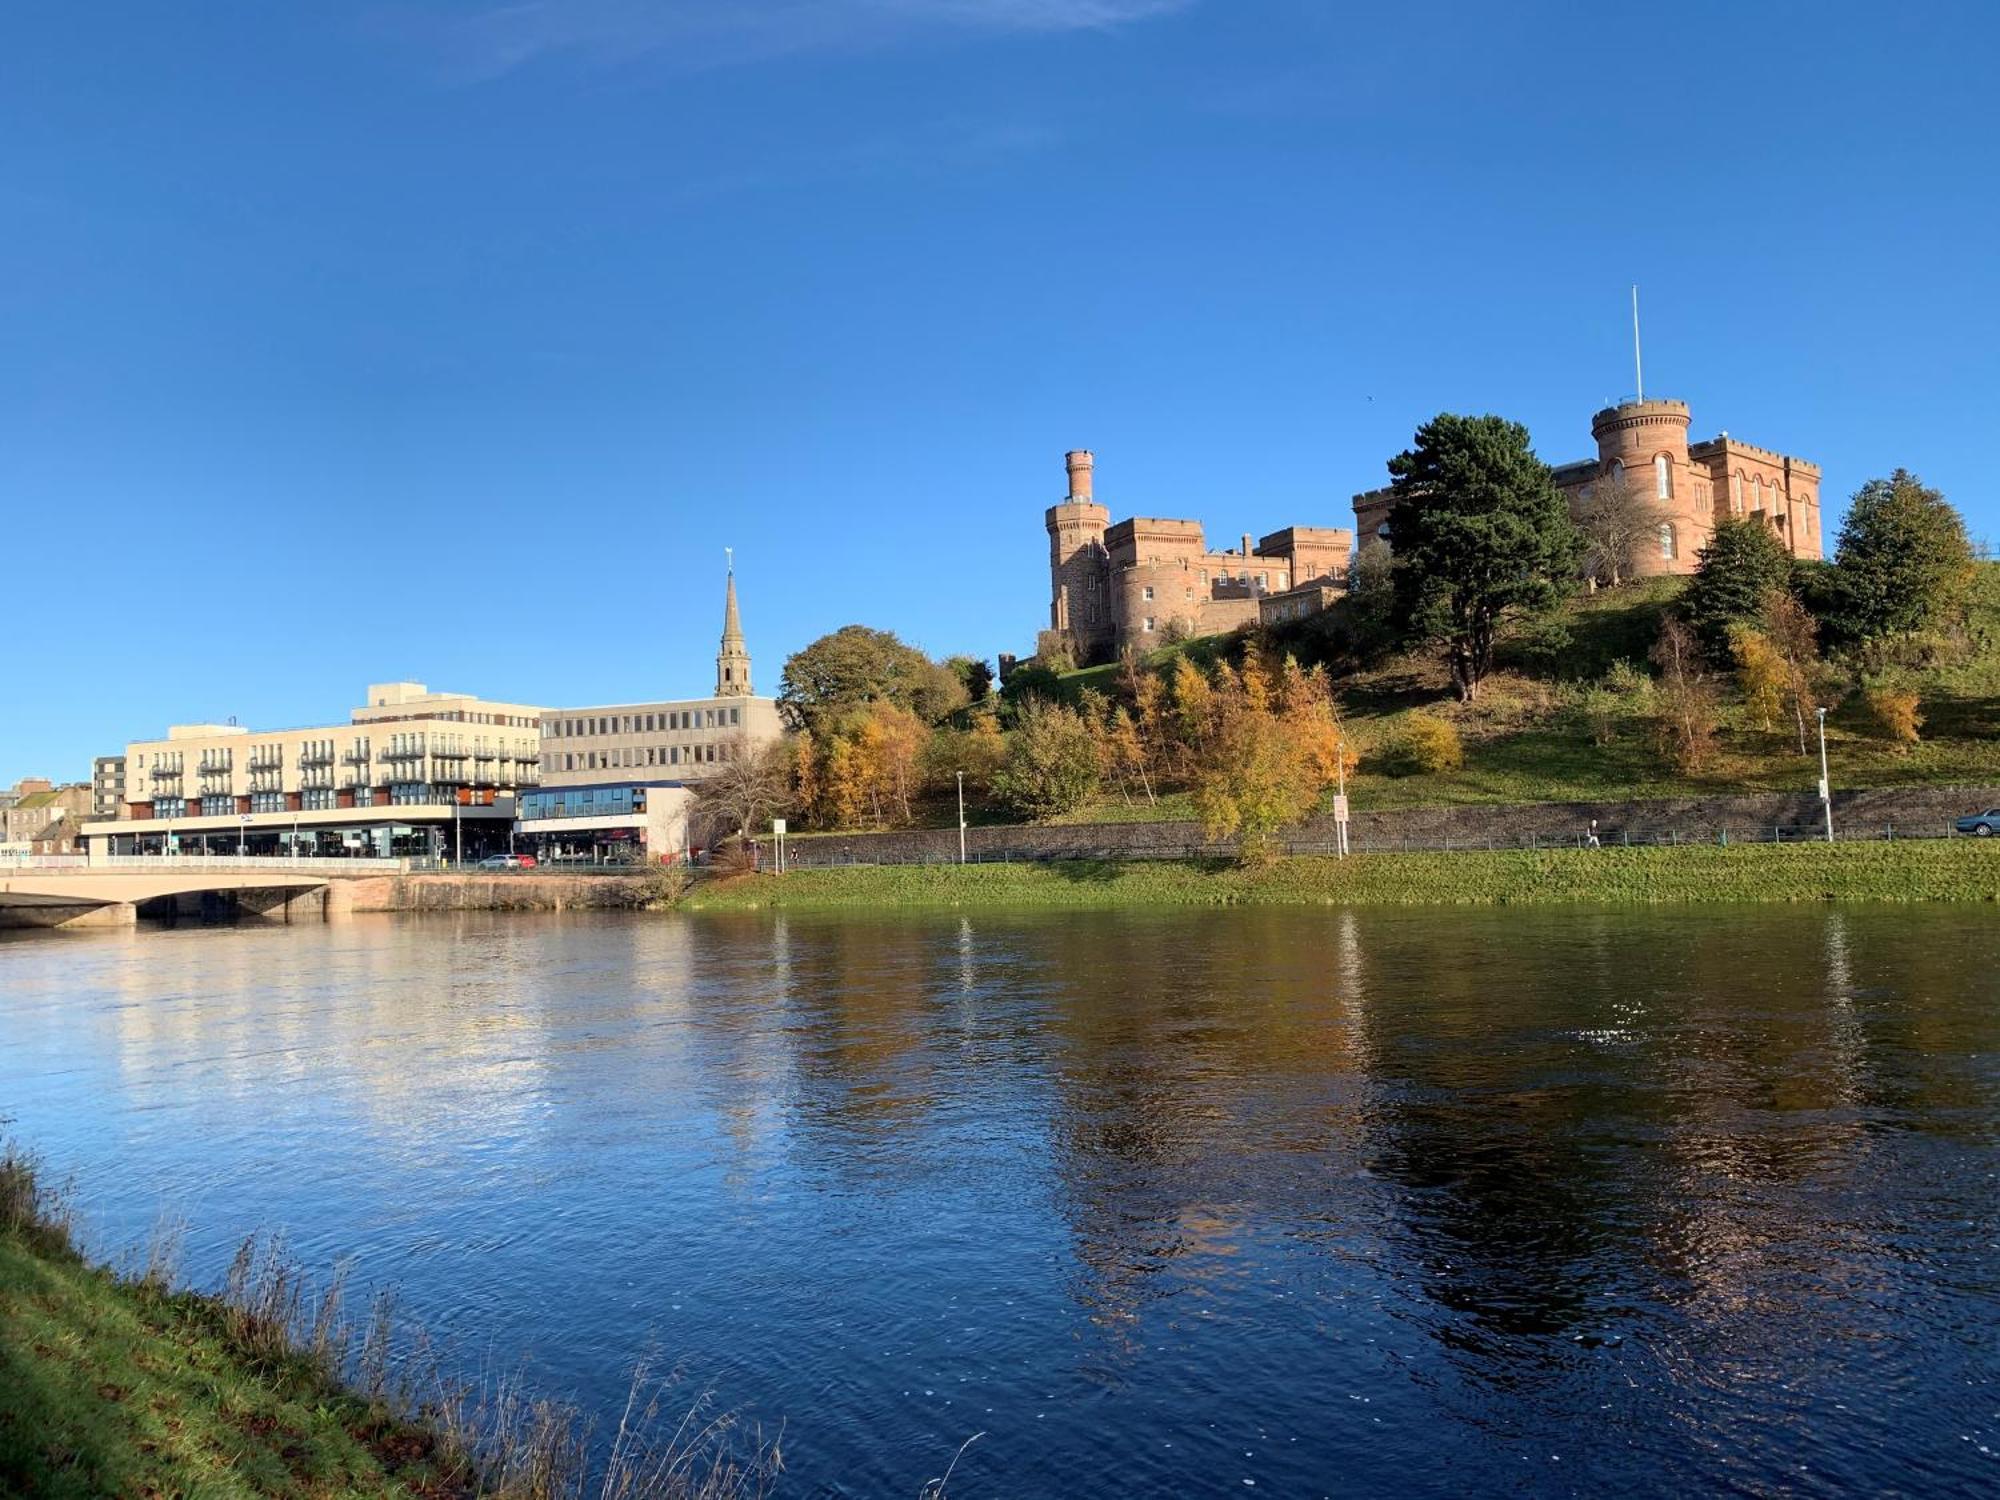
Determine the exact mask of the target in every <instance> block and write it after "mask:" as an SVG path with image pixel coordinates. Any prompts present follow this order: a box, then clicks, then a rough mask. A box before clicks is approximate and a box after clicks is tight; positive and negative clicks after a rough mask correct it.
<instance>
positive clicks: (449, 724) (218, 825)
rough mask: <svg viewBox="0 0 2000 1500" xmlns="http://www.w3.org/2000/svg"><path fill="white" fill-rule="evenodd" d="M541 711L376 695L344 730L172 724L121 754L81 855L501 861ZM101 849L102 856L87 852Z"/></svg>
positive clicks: (420, 695) (421, 693)
mask: <svg viewBox="0 0 2000 1500" xmlns="http://www.w3.org/2000/svg"><path fill="white" fill-rule="evenodd" d="M541 718H542V710H541V709H540V708H537V707H533V706H530V705H527V704H519V703H497V702H492V701H489V700H487V699H483V698H476V697H473V696H471V695H469V694H464V693H433V692H430V691H429V690H428V689H426V688H425V686H424V685H423V684H422V683H420V682H388V683H376V684H373V685H371V686H370V687H369V689H368V701H367V702H366V703H365V704H364V705H363V706H361V707H359V708H356V709H355V710H354V711H353V712H352V713H351V714H350V715H349V717H348V722H347V723H345V724H330V725H315V726H309V727H306V728H300V729H283V730H263V731H253V730H251V729H248V728H246V727H244V726H242V725H239V724H177V725H174V726H172V727H171V728H169V729H168V731H167V733H166V736H165V738H163V739H151V740H135V741H133V742H132V743H131V744H130V745H129V746H127V747H126V752H125V760H126V803H125V807H124V811H123V815H122V816H120V817H119V818H117V819H116V820H100V821H96V822H92V823H91V824H89V825H87V826H86V827H85V829H84V833H85V835H86V837H88V838H89V839H90V840H91V849H92V852H93V853H108V854H148V853H189V852H211V853H232V854H233V853H238V852H242V853H248V854H252V855H261V854H273V855H275V854H287V855H293V854H296V855H304V856H339V855H375V856H389V855H416V856H451V855H453V854H454V853H462V854H463V855H464V857H466V858H472V857H475V856H476V855H478V854H484V853H488V852H497V851H499V850H504V849H505V848H507V847H508V845H509V835H510V833H511V829H512V823H513V819H514V813H515V798H516V796H517V794H518V793H519V791H520V790H521V789H522V788H523V787H530V786H533V785H535V784H536V783H537V782H538V781H539V779H540V776H541V734H540V729H539V726H540V724H541ZM100 841H101V843H100Z"/></svg>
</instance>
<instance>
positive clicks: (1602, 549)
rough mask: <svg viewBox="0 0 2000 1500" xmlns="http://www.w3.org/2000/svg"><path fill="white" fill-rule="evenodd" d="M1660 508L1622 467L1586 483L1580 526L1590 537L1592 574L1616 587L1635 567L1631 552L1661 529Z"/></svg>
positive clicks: (1578, 525) (1579, 515)
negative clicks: (1633, 481)
mask: <svg viewBox="0 0 2000 1500" xmlns="http://www.w3.org/2000/svg"><path fill="white" fill-rule="evenodd" d="M1661 519H1662V517H1661V515H1660V508H1659V507H1658V506H1657V505H1655V504H1654V503H1653V502H1652V501H1651V500H1648V499H1647V498H1646V496H1645V494H1644V493H1643V492H1642V491H1641V490H1640V489H1638V488H1637V487H1635V486H1634V485H1633V484H1632V482H1631V480H1630V478H1629V476H1626V475H1625V474H1624V473H1623V471H1622V470H1618V469H1613V470H1612V471H1611V472H1610V473H1608V474H1600V475H1599V476H1598V477H1597V478H1595V479H1593V480H1592V481H1591V482H1590V483H1589V484H1588V485H1586V486H1585V487H1584V491H1583V503H1582V504H1581V505H1580V506H1578V507H1577V515H1576V524H1577V528H1578V529H1579V530H1580V531H1582V532H1583V534H1584V535H1585V536H1586V537H1588V538H1589V539H1590V556H1589V559H1588V561H1589V566H1590V576H1591V577H1592V578H1601V579H1603V580H1605V581H1606V582H1607V583H1609V584H1610V585H1611V586H1612V587H1613V588H1616V587H1617V586H1618V585H1619V584H1620V583H1622V582H1624V580H1625V575H1626V574H1627V573H1628V572H1630V571H1631V569H1632V555H1633V553H1634V552H1635V551H1637V550H1638V548H1639V547H1641V546H1643V545H1644V544H1645V542H1646V541H1647V539H1648V538H1650V537H1653V536H1655V535H1657V534H1658V532H1659V529H1660V521H1661Z"/></svg>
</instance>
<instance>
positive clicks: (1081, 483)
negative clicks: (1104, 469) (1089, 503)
mask: <svg viewBox="0 0 2000 1500" xmlns="http://www.w3.org/2000/svg"><path fill="white" fill-rule="evenodd" d="M1095 462H1096V460H1095V459H1093V458H1092V457H1091V456H1090V450H1089V449H1088V448H1077V449H1074V450H1072V451H1071V452H1069V453H1065V454H1064V455H1063V463H1064V465H1065V466H1066V467H1067V468H1068V469H1069V497H1070V499H1072V500H1088V499H1089V498H1090V470H1091V467H1092V465H1093V464H1094V463H1095Z"/></svg>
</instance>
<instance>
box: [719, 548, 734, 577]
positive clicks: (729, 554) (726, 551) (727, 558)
mask: <svg viewBox="0 0 2000 1500" xmlns="http://www.w3.org/2000/svg"><path fill="white" fill-rule="evenodd" d="M722 557H723V566H724V567H725V568H726V569H727V570H728V572H729V576H730V577H731V578H734V577H735V576H736V549H735V548H734V547H724V548H723V549H722Z"/></svg>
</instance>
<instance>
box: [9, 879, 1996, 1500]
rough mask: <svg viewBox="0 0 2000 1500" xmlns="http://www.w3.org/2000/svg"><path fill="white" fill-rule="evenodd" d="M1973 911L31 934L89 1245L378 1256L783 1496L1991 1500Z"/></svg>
mask: <svg viewBox="0 0 2000 1500" xmlns="http://www.w3.org/2000/svg"><path fill="white" fill-rule="evenodd" d="M1996 958H2000V939H1996V937H1995V935H1994V931H1993V928H1992V925H1991V923H1990V920H1989V919H1988V918H1987V916H1986V914H1985V913H1983V912H1978V911H1966V912H1952V911H1945V912H1935V911H1933V912H1922V913H1915V914H1912V913H1905V912H1897V913H1892V914H1883V913H1878V912H1867V911H1832V912H1816V911H1815V912H1807V911H1798V912H1793V911H1778V912H1734V911H1723V912H1701V913H1678V912H1669V913H1650V912H1617V913H1540V914H1521V913H1470V914H1460V913H1444V914H1435V913H1424V914H1394V913H1372V912H1354V911H1337V910H1313V911H1296V912H1294V911H1219V912H1200V913H1171V914H1126V915H1117V916H1106V915H1058V916H1046V917H1041V916H1037V917H1028V916H1020V917H1004V916H990V915H980V916H967V915H958V914H954V915H949V916H941V917H936V918H930V917H925V918H914V919H913V918H894V917H889V918H881V919H870V920H834V919H808V918H803V917H797V916H791V917H758V916H743V917H715V918H704V919H700V920H693V921H685V920H672V919H665V920H643V919H625V918H607V917H592V916H587V915H570V916H561V917H551V918H521V917H505V918H502V917H494V916H484V915H462V916H456V917H446V918H438V919H428V920H423V921H414V920H411V921H394V920H389V919H381V920H363V921H357V922H354V923H351V924H344V925H335V926H328V927H296V928H249V927H246V928H239V929H230V930H212V931H204V930H199V929H180V930H177V931H173V932H145V931H142V932H140V933H138V934H129V933H127V934H109V935H106V936H104V937H101V938H69V939H62V940H47V939H44V940H39V941H35V942H8V943H4V944H0V1040H4V1041H5V1043H6V1045H5V1048H4V1053H0V1112H5V1113H13V1114H16V1115H18V1116H19V1118H20V1125H19V1126H18V1127H17V1128H18V1129H20V1130H21V1131H22V1132H24V1133H25V1134H26V1135H27V1136H28V1137H29V1138H30V1139H32V1140H33V1141H35V1142H36V1143H37V1144H38V1145H39V1146H41V1147H42V1148H43V1149H45V1150H46V1151H47V1152H48V1153H49V1154H50V1155H52V1156H54V1157H56V1158H58V1159H61V1160H63V1161H65V1162H68V1163H71V1164H73V1165H74V1166H75V1167H76V1168H77V1170H78V1172H79V1175H80V1178H81V1181H82V1182H83V1184H84V1186H85V1188H86V1206H87V1208H88V1210H89V1217H90V1223H91V1225H92V1227H93V1230H94V1232H95V1233H96V1234H97V1235H98V1236H99V1237H100V1238H101V1239H102V1240H103V1241H104V1242H106V1243H124V1242H126V1241H129V1240H131V1239H135V1238H137V1237H139V1236H140V1235H142V1234H143V1233H144V1232H145V1230H146V1228H147V1226H148V1225H150V1223H151V1222H152V1219H153V1217H154V1215H155V1214H156V1212H157V1210H158V1208H159V1206H160V1205H161V1203H162V1202H163V1201H164V1202H166V1203H168V1204H170V1205H172V1206H174V1207H177V1208H179V1209H181V1210H182V1211H184V1212H186V1213H187V1214H188V1215H189V1217H190V1219H191V1220H192V1221H193V1225H194V1231H195V1232H194V1235H193V1238H192V1249H193V1257H194V1260H195V1262H196V1264H195V1265H194V1267H193V1269H194V1270H195V1271H196V1273H197V1274H198V1275H208V1276H213V1275H214V1274H215V1273H216V1271H218V1270H219V1268H220V1265H221V1263H222V1261H223V1260H224V1259H225V1258H226V1255H227V1252H228V1250H229V1248H230V1246H231V1244H232V1242H233V1238H234V1237H235V1236H237V1235H239V1234H241V1233H242V1232H244V1231H245V1230H247V1229H249V1228H252V1227H258V1226H264V1225H271V1224H274V1223H283V1224H288V1225H290V1226H291V1227H292V1229H293V1230H294V1238H295V1240H296V1241H297V1242H298V1243H300V1244H301V1245H302V1247H303V1248H304V1249H305V1250H306V1251H307V1253H308V1254H313V1253H318V1254H320V1255H322V1256H323V1257H325V1258H327V1259H331V1258H332V1257H333V1256H334V1255H336V1254H341V1253H346V1252H349V1251H358V1252H359V1253H360V1254H361V1256H362V1275H363V1279H364V1280H393V1281H396V1282H398V1283H399V1284H400V1285H401V1286H402V1287H403V1288H404V1291H405V1294H406V1298H407V1300H408V1301H409V1302H410V1303H411V1304H412V1305H413V1306H414V1307H415V1308H416V1310H417V1311H418V1312H419V1313H420V1314H422V1315H423V1316H424V1317H425V1318H426V1319H427V1320H428V1321H430V1322H431V1323H433V1324H434V1325H435V1326H438V1327H440V1328H441V1329H442V1330H443V1331H445V1332H446V1333H448V1334H455V1335H457V1336H458V1337H459V1338H461V1339H462V1340H463V1341H464V1343H465V1345H466V1347H467V1348H468V1349H477V1350H481V1351H485V1350H493V1351H495V1352H498V1353H501V1354H504V1355H507V1356H509V1357H511V1356H512V1355H514V1354H517V1353H519V1352H521V1351H523V1350H532V1351H533V1353H534V1355H535V1357H536V1359H537V1360H538V1362H539V1363H540V1364H541V1366H542V1367H543V1369H544V1370H545V1371H546V1372H547V1373H548V1375H549V1378H551V1379H552V1380H553V1381H556V1382H559V1383H563V1384H566V1385H568V1386H571V1387H573V1388H575V1389H576V1390H578V1391H580V1392H582V1393H584V1395H585V1396H586V1397H587V1398H588V1399H591V1400H594V1401H601V1402H604V1403H606V1404H607V1405H608V1404H609V1403H611V1402H613V1401H615V1399H616V1397H617V1395H618V1394H619V1393H620V1391H621V1390H622V1378H623V1372H622V1367H623V1362H624V1361H625V1359H626V1358H628V1357H629V1356H630V1355H631V1354H632V1353H633V1352H635V1351H636V1350H638V1349H639V1348H640V1347H642V1346H643V1345H644V1344H646V1343H647V1342H648V1341H654V1340H656V1341H658V1342H659V1343H660V1344H661V1345H662V1346H664V1347H665V1348H667V1349H669V1350H671V1351H672V1352H673V1353H675V1354H678V1355H682V1356H685V1357H687V1358H689V1359H690V1360H692V1361H693V1362H694V1363H695V1364H696V1365H697V1366H698V1367H700V1368H702V1369H703V1370H704V1371H706V1372H708V1373H711V1374H713V1375H715V1376H716V1377H717V1378H719V1379H721V1380H722V1381H723V1383H724V1386H725V1389H726V1391H727V1393H728V1395H729V1396H730V1397H731V1399H733V1400H737V1401H740V1402H746V1403H749V1404H751V1405H752V1406H753V1407H754V1408H755V1409H756V1410H757V1411H759V1412H761V1413H762V1414H764V1415H766V1416H769V1417H773V1418H775V1417H777V1416H779V1415H782V1416H783V1417H784V1419H785V1420H786V1422H787V1424H788V1428H787V1433H788V1444H787V1446H788V1448H789V1450H790V1452H791V1455H792V1460H793V1467H794V1480H795V1488H796V1489H797V1490H798V1492H800V1493H837V1494H856V1495H861V1494H869V1495H873V1494H881V1493H910V1492H914V1490H915V1488H916V1485H917V1483H918V1482H920V1481H921V1479H923V1478H924V1477H926V1476H927V1475H928V1474H930V1473H933V1472H936V1470H937V1467H938V1461H939V1458H940V1456H941V1455H948V1454H949V1452H950V1451H951V1450H952V1449H955V1448H956V1446H957V1445H958V1443H959V1442H960V1441H962V1439H963V1438H964V1437H965V1436H967V1435H968V1434H969V1433H970V1432H972V1431H976V1430H985V1431H987V1432H989V1433H990V1434H991V1436H989V1438H988V1439H987V1440H986V1441H985V1442H983V1443H982V1444H980V1445H979V1446H978V1447H976V1448H975V1449H974V1450H973V1451H972V1452H971V1453H970V1454H968V1456H967V1460H966V1465H965V1466H964V1467H962V1468H961V1470H960V1478H961V1480H962V1481H963V1482H964V1487H963V1492H964V1493H967V1494H982V1493H984V1494H1002V1493H1004V1494H1051V1495H1053V1494H1075V1493H1087V1492H1096V1491H1099V1490H1104V1491H1116V1492H1118V1493H1125V1494H1131V1493H1161V1494H1166V1493H1198V1492H1213V1491H1215V1490H1217V1489H1222V1488H1230V1489H1232V1490H1235V1489H1240V1488H1242V1487H1244V1482H1245V1481H1248V1480H1254V1481H1255V1482H1256V1484H1257V1485H1258V1486H1260V1487H1263V1488H1265V1489H1267V1490H1269V1489H1273V1488H1275V1489H1276V1490H1278V1491H1279V1492H1281V1493H1288V1494H1289V1493H1307V1492H1311V1493H1319V1492H1322V1491H1324V1490H1327V1489H1329V1488H1330V1486H1331V1485H1332V1483H1333V1482H1334V1481H1335V1480H1338V1481H1339V1482H1340V1483H1341V1484H1342V1485H1343V1486H1344V1487H1346V1488H1347V1489H1350V1490H1354V1489H1359V1490H1361V1491H1363V1492H1370V1491H1382V1492H1389V1491H1393V1492H1396V1493H1433V1494H1460V1493H1464V1492H1466V1491H1467V1490H1476V1491H1485V1490H1494V1489H1506V1490H1523V1491H1530V1492H1537V1493H1595V1492H1596V1491H1598V1490H1600V1489H1602V1488H1604V1487H1606V1486H1608V1485H1611V1484H1617V1485H1619V1486H1621V1487H1624V1488H1637V1489H1640V1490H1641V1491H1644V1492H1648V1493H1663V1494H1664V1493H1682V1492H1685V1491H1690V1490H1693V1491H1708V1490H1714V1489H1719V1488H1729V1487H1734V1488H1738V1489H1743V1490H1747V1491H1750V1492H1754V1493H1777V1492H1801V1493H1810V1492H1813V1491H1814V1490H1816V1489H1825V1490H1827V1491H1829V1492H1832V1491H1835V1490H1848V1491H1851V1490H1854V1489H1866V1490H1871V1491H1886V1490H1898V1489H1900V1490H1903V1491H1906V1492H1916V1491H1922V1492H1924V1493H1929V1494H1937V1493H1950V1492H1952V1491H1953V1490H1954V1489H1957V1490H1962V1491H1964V1492H1966V1493H1970V1492H1971V1490H1972V1488H1973V1487H1974V1486H1975V1485H1977V1486H1980V1487H1982V1488H1983V1487H1984V1486H1985V1484H1986V1483H1987V1482H1989V1480H1990V1478H1991V1476H1992V1473H1993V1472H1994V1471H1993V1470H1992V1469H1991V1468H1990V1463H1991V1461H1992V1460H1991V1458H1990V1456H1988V1455H1982V1453H1981V1451H1980V1450H1981V1447H1982V1445H1984V1446H1985V1447H1988V1448H2000V1443H1996V1442H1995V1441H1994V1440H1993V1436H1992V1434H1993V1431H1994V1428H1995V1426H1996V1419H1995V1417H1994V1415H1993V1411H1994V1408H1995V1405H1996V1399H1995V1393H1994V1391H1993V1388H1992V1384H1991V1382H1992V1378H1993V1372H1994V1370H1995V1368H1996V1362H1995V1359H1994V1355H1995V1353H1996V1350H1995V1348H1994V1342H1995V1340H1994V1335H1993V1333H1992V1330H1993V1328H1994V1327H1995V1323H1994V1319H1993V1313H1994V1311H1995V1307H1994V1301H1995V1291H1996V1287H1995V1279H1996V1278H1995V1271H1996V1264H2000V1258H1996V1252H1995V1249H1994V1246H1995V1243H1996V1240H2000V1217H1996V1209H1995V1202H1994V1191H1993V1190H1994V1183H1995V1176H1994V1174H1995V1171H1996V1168H2000V1163H1996V1153H1995V1149H1994V1148H1995V1135H1996V1121H2000V1098H1996V1091H2000V1070H1996V1068H1995V1065H1994V1062H1993V1058H1994V1055H1995V1043H1996V1040H2000V1036H1996V1029H2000V1028H1996V1022H1995V1020H1994V1017H1993V1015H1992V1011H1991V1007H1990V1005H1989V1004H1988V1001H1987V997H1988V995H1989V992H1990V988H1991V986H1990V984H1989V983H1988V982H1987V980H1986V979H1985V977H1984V976H1987V975H1990V974H1991V973H1992V972H1994V970H1995V959H1996Z"/></svg>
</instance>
